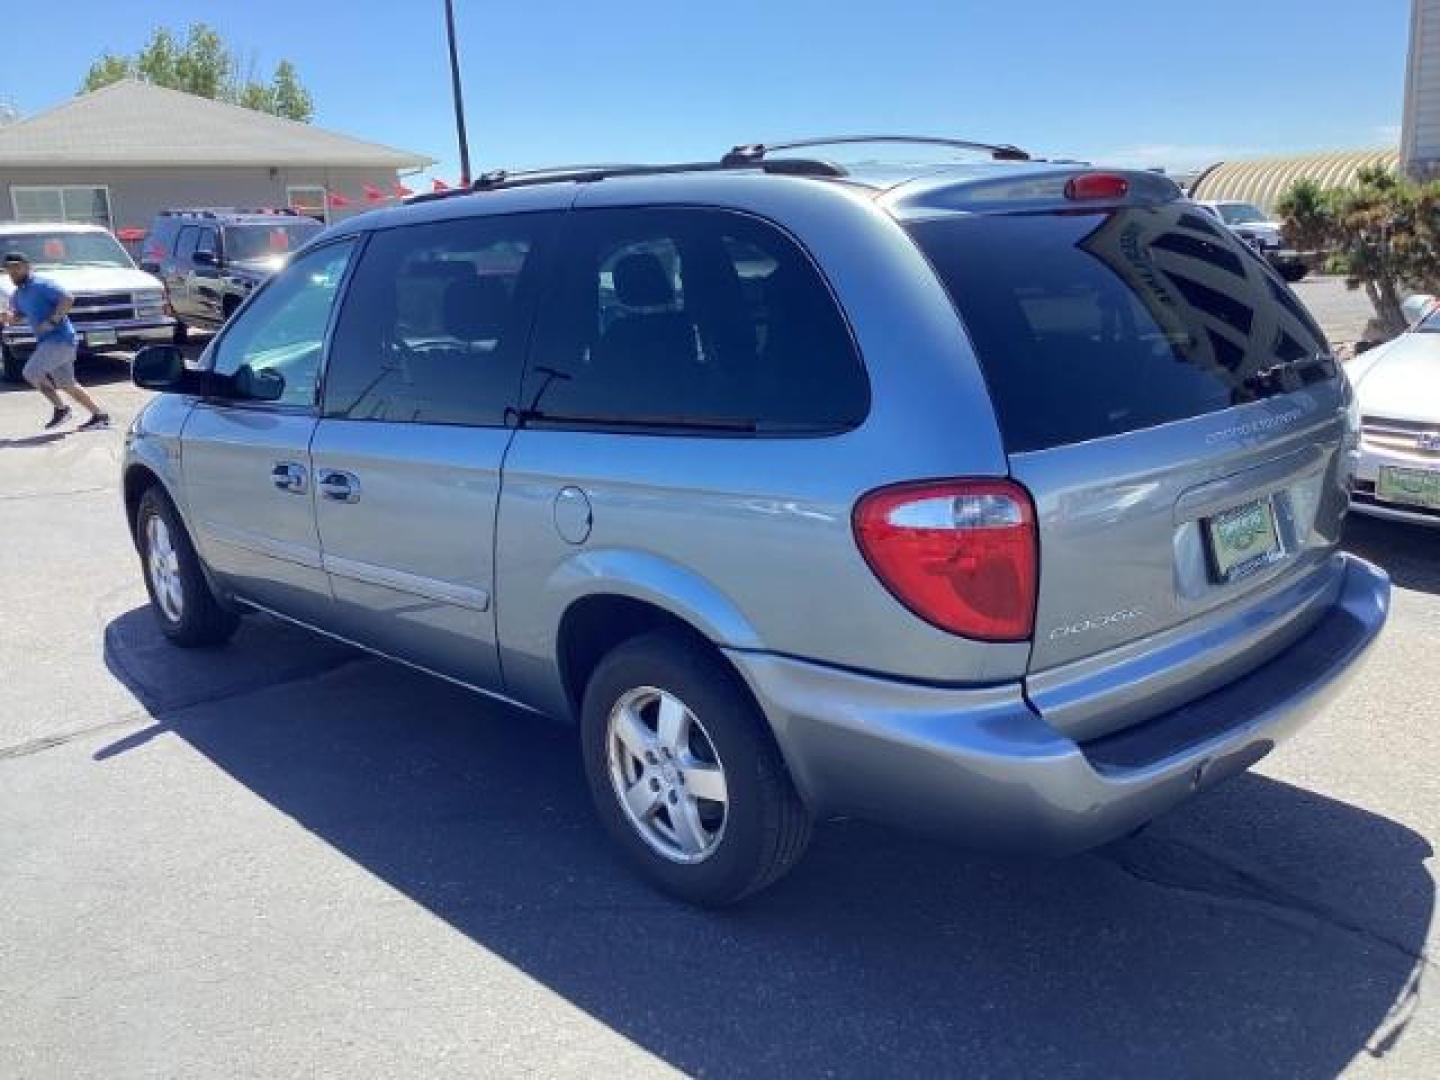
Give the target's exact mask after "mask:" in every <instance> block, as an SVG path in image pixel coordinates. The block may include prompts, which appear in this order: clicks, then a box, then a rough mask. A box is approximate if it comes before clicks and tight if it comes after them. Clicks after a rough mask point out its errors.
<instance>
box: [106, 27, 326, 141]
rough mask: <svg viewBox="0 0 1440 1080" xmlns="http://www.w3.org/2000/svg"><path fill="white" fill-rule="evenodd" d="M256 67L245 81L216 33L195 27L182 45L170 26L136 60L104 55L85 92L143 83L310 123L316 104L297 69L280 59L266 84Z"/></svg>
mask: <svg viewBox="0 0 1440 1080" xmlns="http://www.w3.org/2000/svg"><path fill="white" fill-rule="evenodd" d="M253 66H254V65H253V64H251V65H250V69H249V71H247V73H246V75H245V76H244V77H241V76H240V74H239V64H237V62H236V59H235V54H234V53H233V52H232V51H231V49H230V48H229V46H227V45H226V44H225V39H224V38H222V37H221V36H220V35H219V33H217V32H216V30H215V29H214V28H213V27H211V26H207V25H206V24H205V23H195V24H194V25H192V26H191V27H190V28H189V30H187V31H186V33H185V40H184V42H183V43H181V42H180V41H179V40H178V39H177V36H176V35H175V34H174V33H173V32H172V31H170V30H169V29H167V28H166V27H163V26H162V27H158V28H157V29H156V30H155V31H154V32H152V33H151V35H150V40H149V41H148V42H146V43H145V47H144V48H143V49H141V50H140V51H139V52H138V53H136V54H135V55H134V56H133V57H129V56H117V55H116V54H114V53H109V52H107V53H104V54H103V55H101V56H100V58H99V59H97V60H96V61H95V62H94V63H93V64H91V65H90V70H89V71H88V72H86V75H85V81H84V83H82V84H81V87H80V91H81V93H89V92H91V91H92V90H99V89H100V88H101V87H102V86H108V85H110V84H111V83H113V82H119V81H120V80H121V79H126V78H139V79H144V80H145V81H146V82H148V83H154V84H155V85H156V86H167V87H169V88H170V89H172V90H183V91H184V92H185V93H187V94H198V95H199V96H200V97H207V98H212V99H214V100H216V101H228V102H231V103H232V104H235V105H241V106H244V107H245V108H247V109H255V110H257V111H259V112H267V113H271V114H272V115H275V116H284V117H288V118H289V119H291V120H300V121H305V122H308V121H309V120H310V118H311V117H312V116H314V114H315V102H314V100H313V99H312V98H311V97H310V92H309V91H308V90H306V89H305V87H304V85H303V84H302V83H301V82H300V75H299V73H298V72H297V71H296V70H295V65H294V64H292V63H291V62H290V61H289V60H281V61H280V63H279V64H278V65H277V66H276V68H275V75H274V77H273V78H272V79H271V81H270V82H269V83H268V84H267V83H265V82H262V81H260V80H257V79H256V78H254V77H253Z"/></svg>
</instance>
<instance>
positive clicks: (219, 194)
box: [0, 79, 432, 231]
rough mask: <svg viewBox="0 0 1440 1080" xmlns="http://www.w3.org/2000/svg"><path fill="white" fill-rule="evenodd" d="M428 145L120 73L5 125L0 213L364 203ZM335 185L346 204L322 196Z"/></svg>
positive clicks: (98, 219) (119, 225)
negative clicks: (380, 138) (367, 193)
mask: <svg viewBox="0 0 1440 1080" xmlns="http://www.w3.org/2000/svg"><path fill="white" fill-rule="evenodd" d="M430 164H432V161H431V159H430V158H428V157H426V156H425V155H423V154H416V153H411V152H410V151H407V150H397V149H395V148H394V147H389V146H381V145H379V144H378V143H372V142H366V141H364V140H361V139H356V138H352V137H351V136H348V135H341V134H338V133H337V132H333V131H326V130H325V129H324V128H319V127H316V126H314V125H313V124H301V123H297V122H296V121H294V120H284V119H281V118H279V117H276V116H270V115H269V114H267V113H261V112H256V111H254V110H252V109H242V108H240V107H239V106H237V105H227V104H224V103H222V102H218V101H211V100H209V99H207V98H201V97H196V96H194V95H192V94H183V93H181V92H179V91H178V90H167V89H164V88H162V87H159V86H152V85H151V84H149V83H145V82H139V81H137V80H134V79H124V80H122V81H120V82H117V83H113V84H112V85H110V86H107V87H104V88H103V89H100V90H96V91H95V92H94V93H90V94H81V95H80V96H79V97H76V98H72V99H71V100H70V101H67V102H65V103H63V104H61V105H57V106H56V107H55V108H53V109H49V110H47V111H45V112H42V113H37V114H36V115H34V116H31V117H28V118H27V119H24V120H20V121H18V122H16V123H10V124H5V125H3V126H0V219H5V218H14V219H15V220H17V221H57V220H59V221H85V222H90V223H93V224H97V225H104V226H105V227H107V228H110V229H114V230H117V231H121V230H128V229H136V228H139V229H143V228H145V227H146V226H148V225H149V224H150V222H151V220H152V219H153V218H154V216H155V214H156V213H157V212H159V211H160V210H163V209H167V208H172V207H187V206H245V207H262V206H263V207H282V206H289V207H293V208H295V209H297V210H299V211H301V212H303V213H308V214H313V215H314V216H316V217H325V218H328V217H330V216H331V215H332V214H333V216H335V217H342V216H344V215H345V214H347V213H354V212H358V211H360V210H364V209H366V200H365V199H364V197H363V194H362V193H363V191H364V189H365V185H367V184H368V185H370V186H371V187H372V188H373V189H375V190H376V191H378V192H381V193H386V194H388V193H391V192H392V191H393V190H394V186H395V184H396V183H397V178H398V177H399V176H401V175H404V174H406V173H411V172H415V171H417V170H419V169H422V168H425V167H426V166H429V165H430ZM330 193H339V194H341V195H343V196H345V197H347V198H348V200H349V205H348V206H343V207H336V206H335V205H334V201H333V200H331V199H329V198H327V196H328V195H329V194H330Z"/></svg>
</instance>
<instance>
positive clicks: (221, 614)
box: [135, 487, 240, 649]
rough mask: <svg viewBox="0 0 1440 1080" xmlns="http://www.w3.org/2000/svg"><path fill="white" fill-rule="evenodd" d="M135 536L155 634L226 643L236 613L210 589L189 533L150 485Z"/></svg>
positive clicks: (178, 641) (201, 644)
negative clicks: (155, 621)
mask: <svg viewBox="0 0 1440 1080" xmlns="http://www.w3.org/2000/svg"><path fill="white" fill-rule="evenodd" d="M135 534H136V539H137V540H138V542H139V548H140V565H141V568H142V570H143V571H144V575H145V590H146V592H148V593H149V594H150V607H151V610H152V611H154V612H155V618H156V620H157V621H158V622H159V623H160V630H161V632H162V633H163V634H164V635H165V636H166V637H167V638H169V639H170V641H171V642H172V643H173V644H175V645H178V646H180V647H181V648H183V649H195V648H207V647H212V646H216V645H223V644H225V642H227V641H229V640H230V638H231V637H233V636H234V634H235V630H236V627H238V626H239V624H240V619H239V616H237V615H236V614H235V613H234V612H233V611H230V610H228V609H227V608H225V607H224V606H222V605H221V603H220V601H219V600H218V599H217V598H216V596H215V594H214V593H213V592H212V591H211V589H210V583H209V582H208V581H207V580H206V579H205V572H204V570H202V569H201V566H200V557H199V556H198V555H196V554H195V546H194V545H193V544H192V543H191V542H190V534H189V533H187V532H186V531H185V524H184V522H182V521H181V520H180V515H179V513H177V512H176V510H175V506H174V504H173V503H172V502H171V501H170V499H169V498H168V497H167V496H166V494H165V493H164V491H162V490H161V489H160V488H158V487H152V488H151V489H150V490H149V491H147V492H145V494H144V496H142V497H141V499H140V510H139V513H137V514H136V516H135Z"/></svg>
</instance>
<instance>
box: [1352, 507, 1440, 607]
mask: <svg viewBox="0 0 1440 1080" xmlns="http://www.w3.org/2000/svg"><path fill="white" fill-rule="evenodd" d="M1345 547H1346V548H1348V549H1349V550H1350V551H1353V552H1355V554H1357V555H1359V556H1360V557H1361V558H1362V559H1369V560H1370V561H1371V562H1373V563H1375V564H1376V565H1377V566H1383V567H1384V568H1385V570H1386V571H1387V572H1388V573H1389V574H1390V580H1391V581H1393V582H1394V583H1395V584H1396V585H1397V586H1399V587H1400V588H1402V589H1415V590H1416V591H1419V592H1428V593H1440V557H1437V556H1440V528H1432V527H1427V526H1424V525H1411V524H1408V523H1406V522H1399V521H1384V520H1382V519H1380V518H1372V517H1365V516H1364V515H1362V514H1351V515H1350V516H1349V517H1348V518H1346V519H1345Z"/></svg>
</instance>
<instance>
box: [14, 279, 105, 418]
mask: <svg viewBox="0 0 1440 1080" xmlns="http://www.w3.org/2000/svg"><path fill="white" fill-rule="evenodd" d="M0 262H3V263H4V266H5V273H6V274H8V275H9V277H10V281H11V283H12V284H14V286H15V292H14V293H13V294H12V295H11V297H10V309H9V310H8V311H5V312H0V316H3V321H4V323H5V324H6V325H9V324H10V323H12V322H16V321H18V320H19V319H24V320H25V321H26V322H28V323H29V324H30V329H31V330H32V331H33V332H34V334H35V351H34V352H33V353H31V354H30V359H29V360H28V361H27V362H26V364H25V370H24V372H23V374H24V376H25V381H26V382H28V383H29V384H30V385H31V386H33V387H35V389H36V390H39V391H40V393H42V394H44V395H45V399H46V400H47V401H49V402H50V404H51V406H52V407H53V408H54V410H55V412H54V414H53V415H52V416H51V417H50V422H49V423H47V424H46V425H45V430H46V431H49V430H50V429H51V428H56V427H59V426H60V425H61V424H63V423H64V422H65V421H66V420H68V419H70V406H69V405H66V404H65V399H64V398H62V397H61V396H60V394H59V391H61V390H63V391H65V393H66V394H68V395H69V396H70V397H72V398H74V399H75V400H76V401H77V402H79V403H80V404H81V405H82V406H84V407H85V408H86V409H88V410H89V411H90V419H89V420H86V421H85V423H83V424H81V425H80V428H79V430H80V431H92V430H94V429H95V428H102V427H105V426H107V425H108V424H109V423H110V417H109V416H108V415H106V413H105V412H104V410H102V409H101V408H100V406H99V405H97V404H95V399H94V398H92V397H91V396H90V395H89V394H87V393H86V392H85V391H84V390H82V389H81V388H80V384H79V383H78V382H76V381H75V350H76V346H75V327H74V326H73V325H71V323H70V318H69V314H70V306H71V305H72V304H73V303H74V302H75V299H74V297H72V296H71V295H70V294H69V293H67V292H66V291H65V290H64V289H62V288H61V287H60V286H59V285H56V284H55V283H54V282H53V281H47V280H45V279H44V278H40V277H36V276H35V274H34V273H33V272H32V271H31V269H30V260H29V259H28V258H26V257H25V255H24V254H23V253H22V252H18V251H12V252H9V253H7V254H6V255H5V256H4V257H3V259H0Z"/></svg>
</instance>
